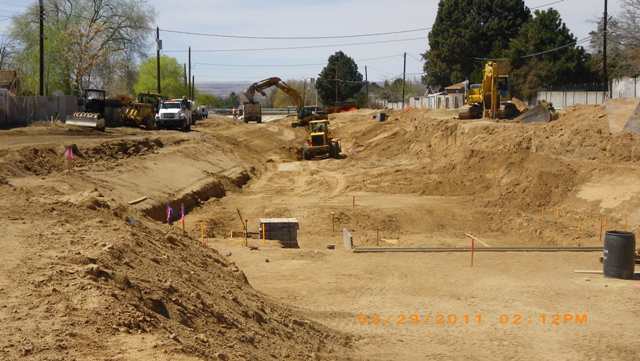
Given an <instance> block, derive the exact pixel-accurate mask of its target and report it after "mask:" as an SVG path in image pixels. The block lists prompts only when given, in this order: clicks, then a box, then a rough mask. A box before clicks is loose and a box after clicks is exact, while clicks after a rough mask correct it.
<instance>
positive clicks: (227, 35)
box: [160, 28, 431, 40]
mask: <svg viewBox="0 0 640 361" xmlns="http://www.w3.org/2000/svg"><path fill="white" fill-rule="evenodd" d="M430 29H431V28H415V29H408V30H397V31H387V32H377V33H364V34H351V35H324V36H253V35H232V34H215V33H199V32H192V31H183V30H171V29H162V28H161V29H160V30H161V31H164V32H167V33H173V34H182V35H193V36H207V37H214V38H227V39H254V40H323V39H350V38H365V37H375V36H384V35H397V34H407V33H416V32H421V31H428V30H430Z"/></svg>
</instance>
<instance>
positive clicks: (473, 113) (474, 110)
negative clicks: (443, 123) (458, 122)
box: [458, 104, 482, 119]
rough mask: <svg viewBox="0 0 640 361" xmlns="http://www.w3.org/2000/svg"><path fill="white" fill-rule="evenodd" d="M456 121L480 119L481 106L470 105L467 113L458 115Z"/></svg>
mask: <svg viewBox="0 0 640 361" xmlns="http://www.w3.org/2000/svg"><path fill="white" fill-rule="evenodd" d="M458 119H482V106H481V105H479V104H473V105H471V106H470V107H469V109H468V110H467V111H465V112H462V113H460V114H458Z"/></svg>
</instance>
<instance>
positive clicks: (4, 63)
mask: <svg viewBox="0 0 640 361" xmlns="http://www.w3.org/2000/svg"><path fill="white" fill-rule="evenodd" d="M14 51H15V48H14V41H13V39H11V38H9V37H2V38H0V70H2V69H10V68H13V66H14V62H13V54H14Z"/></svg>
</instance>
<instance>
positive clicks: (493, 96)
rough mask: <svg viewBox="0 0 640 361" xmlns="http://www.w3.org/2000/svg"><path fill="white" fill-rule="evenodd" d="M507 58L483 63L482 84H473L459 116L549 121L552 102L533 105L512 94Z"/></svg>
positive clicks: (465, 117)
mask: <svg viewBox="0 0 640 361" xmlns="http://www.w3.org/2000/svg"><path fill="white" fill-rule="evenodd" d="M510 72H511V65H510V63H509V62H508V61H488V62H487V63H486V64H485V66H484V71H483V77H482V84H472V85H471V86H470V87H469V92H468V93H467V98H466V103H467V105H468V106H469V110H468V111H466V112H464V113H461V114H460V115H459V117H460V119H482V118H488V119H514V118H518V119H520V120H521V121H523V122H526V123H533V122H549V121H551V120H553V119H554V118H555V110H554V109H553V106H552V105H551V104H549V103H546V102H541V103H540V104H538V105H537V106H535V107H534V108H532V109H529V107H528V105H527V104H526V103H525V102H523V101H522V100H520V99H518V98H515V97H512V96H511V86H510V83H509V73H510Z"/></svg>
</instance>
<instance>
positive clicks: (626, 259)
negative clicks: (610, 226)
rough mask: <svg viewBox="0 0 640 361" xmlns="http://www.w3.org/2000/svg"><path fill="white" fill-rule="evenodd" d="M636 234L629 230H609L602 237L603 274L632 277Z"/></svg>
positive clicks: (606, 275) (624, 277) (614, 276)
mask: <svg viewBox="0 0 640 361" xmlns="http://www.w3.org/2000/svg"><path fill="white" fill-rule="evenodd" d="M635 249H636V236H635V235H634V234H633V233H630V232H622V231H609V232H607V234H606V235H605V237H604V257H603V265H604V275H605V277H611V278H622V279H626V280H628V279H632V278H633V273H634V267H635Z"/></svg>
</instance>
